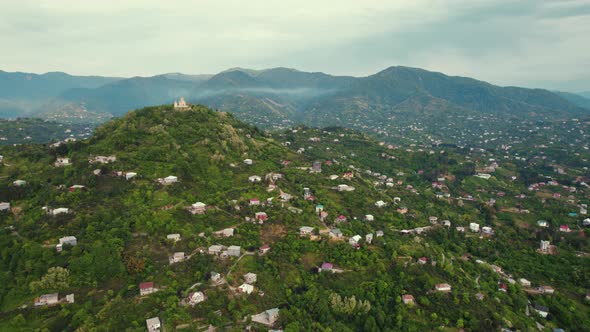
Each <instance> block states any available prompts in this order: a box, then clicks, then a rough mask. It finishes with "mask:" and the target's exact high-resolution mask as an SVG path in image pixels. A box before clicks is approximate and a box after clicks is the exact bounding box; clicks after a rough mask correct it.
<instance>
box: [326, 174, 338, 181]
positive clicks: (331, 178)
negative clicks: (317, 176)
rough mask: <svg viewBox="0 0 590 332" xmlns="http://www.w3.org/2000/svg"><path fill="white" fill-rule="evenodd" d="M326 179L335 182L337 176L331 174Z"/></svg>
mask: <svg viewBox="0 0 590 332" xmlns="http://www.w3.org/2000/svg"><path fill="white" fill-rule="evenodd" d="M328 178H329V179H330V180H336V179H338V175H336V174H332V175H330V176H329V177H328Z"/></svg>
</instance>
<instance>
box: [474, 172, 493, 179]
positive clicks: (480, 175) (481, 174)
mask: <svg viewBox="0 0 590 332" xmlns="http://www.w3.org/2000/svg"><path fill="white" fill-rule="evenodd" d="M475 176H476V177H478V178H480V179H485V180H489V179H490V178H491V177H492V176H491V175H490V174H485V173H479V174H477V175H475Z"/></svg>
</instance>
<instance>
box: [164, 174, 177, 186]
mask: <svg viewBox="0 0 590 332" xmlns="http://www.w3.org/2000/svg"><path fill="white" fill-rule="evenodd" d="M176 182H178V177H177V176H174V175H169V176H167V177H165V178H164V180H163V181H162V184H173V183H176Z"/></svg>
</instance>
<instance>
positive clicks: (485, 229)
mask: <svg viewBox="0 0 590 332" xmlns="http://www.w3.org/2000/svg"><path fill="white" fill-rule="evenodd" d="M481 231H482V233H483V234H484V235H493V234H494V230H493V229H492V228H491V227H489V226H484V227H482V228H481Z"/></svg>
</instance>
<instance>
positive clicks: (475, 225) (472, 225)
mask: <svg viewBox="0 0 590 332" xmlns="http://www.w3.org/2000/svg"><path fill="white" fill-rule="evenodd" d="M469 229H470V230H471V231H472V232H474V233H477V232H479V224H478V223H474V222H472V223H470V224H469Z"/></svg>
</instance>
